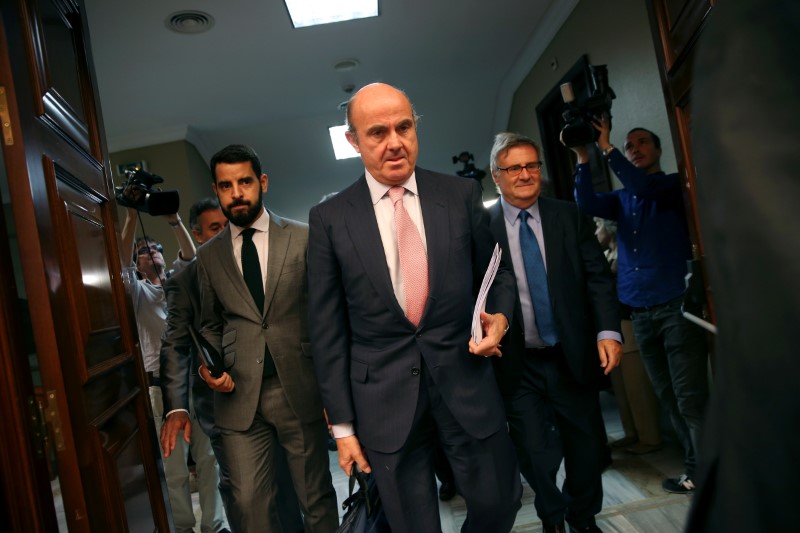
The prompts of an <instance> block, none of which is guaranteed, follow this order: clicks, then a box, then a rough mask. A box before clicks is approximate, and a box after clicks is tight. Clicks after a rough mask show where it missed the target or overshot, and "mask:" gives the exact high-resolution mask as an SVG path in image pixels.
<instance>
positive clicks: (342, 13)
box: [284, 0, 378, 28]
mask: <svg viewBox="0 0 800 533" xmlns="http://www.w3.org/2000/svg"><path fill="white" fill-rule="evenodd" d="M284 2H285V3H286V8H287V9H288V10H289V17H291V19H292V25H293V26H294V27H295V28H303V27H305V26H316V25H318V24H329V23H331V22H342V21H345V20H354V19H363V18H367V17H377V16H378V0H284Z"/></svg>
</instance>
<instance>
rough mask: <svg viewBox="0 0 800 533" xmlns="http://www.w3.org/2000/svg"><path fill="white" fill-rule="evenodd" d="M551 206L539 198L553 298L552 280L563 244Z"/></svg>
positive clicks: (562, 255)
mask: <svg viewBox="0 0 800 533" xmlns="http://www.w3.org/2000/svg"><path fill="white" fill-rule="evenodd" d="M550 207H551V205H550V204H549V203H548V199H547V198H541V197H540V198H539V216H541V217H542V235H544V254H545V258H546V261H547V284H548V286H549V287H550V288H551V290H550V298H551V300H552V298H553V291H552V287H553V286H554V285H555V283H554V280H555V278H556V276H558V272H559V263H560V262H561V259H562V258H563V257H564V254H563V253H562V248H561V247H562V243H563V242H564V239H563V236H562V234H561V233H562V231H563V229H562V227H561V224H559V223H558V219H559V215H558V212H557V211H556V210H554V209H550Z"/></svg>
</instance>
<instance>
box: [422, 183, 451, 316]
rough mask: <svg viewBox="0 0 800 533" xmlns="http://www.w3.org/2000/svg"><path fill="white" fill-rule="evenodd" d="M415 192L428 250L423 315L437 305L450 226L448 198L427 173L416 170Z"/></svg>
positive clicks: (445, 264) (447, 248)
mask: <svg viewBox="0 0 800 533" xmlns="http://www.w3.org/2000/svg"><path fill="white" fill-rule="evenodd" d="M416 178H417V190H418V191H419V202H420V207H421V208H422V221H423V223H424V225H425V241H426V243H427V249H428V303H427V305H426V306H425V312H424V313H423V314H422V321H423V322H424V321H425V315H426V314H427V313H428V311H429V310H430V309H431V308H432V307H433V305H434V304H435V303H436V297H437V295H438V292H439V287H441V286H442V285H443V281H444V280H445V279H446V276H447V272H446V271H445V270H446V268H447V265H448V260H449V255H450V224H449V221H448V217H447V205H446V198H447V195H446V194H444V192H443V191H441V190H440V188H439V186H438V184H437V182H436V180H435V178H432V177H431V176H429V175H428V174H427V172H426V171H424V170H421V169H417V170H416Z"/></svg>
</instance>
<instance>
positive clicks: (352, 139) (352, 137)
mask: <svg viewBox="0 0 800 533" xmlns="http://www.w3.org/2000/svg"><path fill="white" fill-rule="evenodd" d="M344 136H345V138H346V139H347V142H349V143H350V146H352V147H353V150H355V151H356V152H358V153H359V154H360V153H361V150H359V149H358V137H357V136H356V134H355V133H353V132H352V131H350V130H347V131H345V132H344Z"/></svg>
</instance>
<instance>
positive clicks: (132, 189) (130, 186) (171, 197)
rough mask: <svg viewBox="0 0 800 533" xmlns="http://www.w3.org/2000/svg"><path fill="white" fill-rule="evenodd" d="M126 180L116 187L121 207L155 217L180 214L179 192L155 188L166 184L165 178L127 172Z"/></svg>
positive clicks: (137, 171)
mask: <svg viewBox="0 0 800 533" xmlns="http://www.w3.org/2000/svg"><path fill="white" fill-rule="evenodd" d="M125 176H126V180H125V183H123V184H122V185H121V186H119V187H115V188H114V191H115V195H114V196H115V198H116V199H117V203H118V204H119V205H122V206H125V207H132V208H133V209H136V210H137V211H141V212H142V213H148V214H150V215H153V216H158V215H171V214H173V213H177V212H178V208H179V207H180V197H179V196H178V191H175V190H171V191H162V190H161V189H157V188H154V187H153V186H154V185H156V184H159V183H163V182H164V178H162V177H161V176H157V175H156V174H151V173H149V172H147V171H145V170H141V169H138V170H126V171H125Z"/></svg>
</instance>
